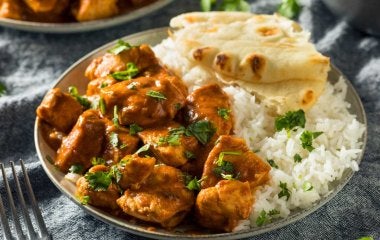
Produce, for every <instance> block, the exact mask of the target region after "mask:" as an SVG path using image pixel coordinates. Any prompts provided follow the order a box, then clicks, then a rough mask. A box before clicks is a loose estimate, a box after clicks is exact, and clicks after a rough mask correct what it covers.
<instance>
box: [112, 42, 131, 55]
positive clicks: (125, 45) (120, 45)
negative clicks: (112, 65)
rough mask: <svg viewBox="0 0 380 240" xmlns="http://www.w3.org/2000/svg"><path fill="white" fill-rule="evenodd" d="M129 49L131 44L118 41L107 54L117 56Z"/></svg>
mask: <svg viewBox="0 0 380 240" xmlns="http://www.w3.org/2000/svg"><path fill="white" fill-rule="evenodd" d="M131 48H132V46H131V44H129V43H127V42H125V41H123V40H121V39H119V40H118V41H117V43H116V45H115V46H114V47H113V48H111V49H110V50H108V52H109V53H112V54H115V55H118V54H119V53H121V52H122V51H124V50H128V49H131Z"/></svg>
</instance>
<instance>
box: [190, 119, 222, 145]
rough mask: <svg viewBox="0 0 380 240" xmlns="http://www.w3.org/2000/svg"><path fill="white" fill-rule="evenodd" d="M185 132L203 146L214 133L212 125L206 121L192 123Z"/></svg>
mask: <svg viewBox="0 0 380 240" xmlns="http://www.w3.org/2000/svg"><path fill="white" fill-rule="evenodd" d="M187 130H188V131H189V132H190V133H191V135H193V136H194V137H196V138H197V139H198V141H199V142H201V143H202V144H203V145H206V143H208V142H209V141H210V139H211V138H212V136H214V133H215V131H216V129H215V127H214V126H213V125H212V123H211V122H209V121H207V120H202V121H198V122H195V123H192V124H190V125H189V126H188V127H187Z"/></svg>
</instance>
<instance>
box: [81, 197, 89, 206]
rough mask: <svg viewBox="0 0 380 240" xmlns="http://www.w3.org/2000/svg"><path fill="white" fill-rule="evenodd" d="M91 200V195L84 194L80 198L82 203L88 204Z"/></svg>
mask: <svg viewBox="0 0 380 240" xmlns="http://www.w3.org/2000/svg"><path fill="white" fill-rule="evenodd" d="M89 201H90V196H82V197H81V198H80V203H81V204H82V205H87V204H88V202H89Z"/></svg>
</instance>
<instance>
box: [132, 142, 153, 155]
mask: <svg viewBox="0 0 380 240" xmlns="http://www.w3.org/2000/svg"><path fill="white" fill-rule="evenodd" d="M149 148H150V144H149V143H147V144H145V145H144V146H142V147H141V148H139V150H137V152H136V153H135V154H139V153H142V152H146V151H148V150H149Z"/></svg>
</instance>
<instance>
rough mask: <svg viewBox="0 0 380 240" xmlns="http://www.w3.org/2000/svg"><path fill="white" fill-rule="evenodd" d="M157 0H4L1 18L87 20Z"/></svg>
mask: <svg viewBox="0 0 380 240" xmlns="http://www.w3.org/2000/svg"><path fill="white" fill-rule="evenodd" d="M154 1H155V0H0V18H11V19H16V20H26V21H36V22H73V21H78V22H83V21H91V20H97V19H102V18H108V17H112V16H116V15H118V14H123V13H126V12H129V11H132V10H134V9H137V8H139V7H142V6H145V5H148V4H150V3H152V2H154Z"/></svg>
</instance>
